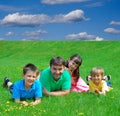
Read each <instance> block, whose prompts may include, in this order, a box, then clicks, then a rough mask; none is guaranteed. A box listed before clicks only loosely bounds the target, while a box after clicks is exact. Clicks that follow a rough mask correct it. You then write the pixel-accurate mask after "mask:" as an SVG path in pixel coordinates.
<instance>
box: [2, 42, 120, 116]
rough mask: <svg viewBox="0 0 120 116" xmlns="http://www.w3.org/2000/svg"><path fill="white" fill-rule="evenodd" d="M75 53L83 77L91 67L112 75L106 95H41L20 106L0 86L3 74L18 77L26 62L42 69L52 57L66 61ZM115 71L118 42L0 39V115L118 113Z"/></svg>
mask: <svg viewBox="0 0 120 116" xmlns="http://www.w3.org/2000/svg"><path fill="white" fill-rule="evenodd" d="M75 53H78V54H80V55H81V57H82V59H83V63H82V65H81V67H80V73H81V77H82V78H83V79H84V80H85V78H86V76H87V75H89V72H90V70H91V69H92V67H95V66H99V67H102V68H104V70H105V75H111V77H112V79H111V83H112V86H113V90H112V91H110V92H108V93H107V95H106V96H103V95H99V96H97V95H94V94H88V93H70V94H69V95H67V96H61V97H46V96H43V98H42V102H41V103H40V104H38V105H36V106H29V107H24V106H21V105H20V104H16V103H14V102H13V101H12V99H11V94H10V93H9V90H8V89H7V88H3V87H2V83H3V79H4V77H5V76H8V77H9V78H10V80H11V81H12V82H15V81H17V80H20V79H22V68H23V66H24V65H25V64H27V63H33V64H35V65H36V66H37V67H38V68H39V70H40V71H42V70H43V69H44V68H47V67H48V66H49V60H50V59H51V58H52V57H54V56H61V57H63V58H64V59H65V60H67V59H68V58H69V57H70V56H71V55H72V54H75ZM119 71H120V41H99V42H98V41H0V86H1V87H0V116H23V115H24V116H28V115H29V116H119V115H120V84H119V82H120V78H119V73H120V72H119ZM85 81H86V80H85ZM86 82H87V81H86ZM28 102H29V101H28Z"/></svg>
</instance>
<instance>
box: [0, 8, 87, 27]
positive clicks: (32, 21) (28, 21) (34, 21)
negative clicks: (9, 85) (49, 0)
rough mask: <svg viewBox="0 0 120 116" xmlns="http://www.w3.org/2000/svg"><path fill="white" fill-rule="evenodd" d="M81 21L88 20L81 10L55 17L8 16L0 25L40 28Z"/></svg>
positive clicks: (41, 15)
mask: <svg viewBox="0 0 120 116" xmlns="http://www.w3.org/2000/svg"><path fill="white" fill-rule="evenodd" d="M82 20H88V19H87V18H85V17H84V12H83V11H82V10H79V9H78V10H74V11H71V12H69V13H68V14H58V15H55V16H51V17H50V16H47V15H45V14H36V15H29V14H19V13H14V14H9V15H7V16H5V17H4V19H2V20H0V24H2V25H7V26H28V27H33V26H40V25H41V24H45V23H67V22H80V21H82Z"/></svg>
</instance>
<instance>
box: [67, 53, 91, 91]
mask: <svg viewBox="0 0 120 116" xmlns="http://www.w3.org/2000/svg"><path fill="white" fill-rule="evenodd" d="M81 64H82V58H81V57H80V55H78V54H74V55H72V56H71V57H70V58H69V60H67V62H66V68H67V70H68V71H69V72H70V74H71V82H72V83H71V91H73V92H87V91H88V90H89V86H88V85H87V84H86V83H85V81H84V80H83V79H82V78H81V77H80V72H79V67H80V66H81Z"/></svg>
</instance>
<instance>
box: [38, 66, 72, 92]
mask: <svg viewBox="0 0 120 116" xmlns="http://www.w3.org/2000/svg"><path fill="white" fill-rule="evenodd" d="M40 81H41V83H42V86H43V87H45V88H46V89H47V90H48V91H49V92H52V91H59V90H70V88H71V77H70V73H69V72H68V71H67V70H64V71H63V73H62V74H61V76H60V78H59V80H58V81H55V80H54V78H53V75H52V72H51V70H50V68H47V69H45V70H43V71H42V73H41V75H40Z"/></svg>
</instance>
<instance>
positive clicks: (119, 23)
mask: <svg viewBox="0 0 120 116" xmlns="http://www.w3.org/2000/svg"><path fill="white" fill-rule="evenodd" d="M110 25H120V22H116V21H111V22H110Z"/></svg>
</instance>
